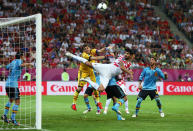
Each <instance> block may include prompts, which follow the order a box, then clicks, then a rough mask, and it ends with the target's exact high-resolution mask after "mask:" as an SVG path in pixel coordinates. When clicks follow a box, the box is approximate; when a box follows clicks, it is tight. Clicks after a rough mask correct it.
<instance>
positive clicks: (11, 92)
mask: <svg viewBox="0 0 193 131" xmlns="http://www.w3.org/2000/svg"><path fill="white" fill-rule="evenodd" d="M5 89H6V93H7V95H8V97H9V98H10V99H20V92H19V89H18V88H15V87H6V88H5Z"/></svg>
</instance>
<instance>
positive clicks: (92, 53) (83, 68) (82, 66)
mask: <svg viewBox="0 0 193 131" xmlns="http://www.w3.org/2000/svg"><path fill="white" fill-rule="evenodd" d="M95 55H96V49H92V50H91V51H90V54H87V53H85V52H83V53H82V55H81V57H83V58H85V59H87V60H88V61H89V62H91V63H95V60H89V59H90V57H92V56H95ZM79 71H82V72H91V71H93V69H92V68H90V67H89V66H87V65H85V64H84V63H80V67H79Z"/></svg>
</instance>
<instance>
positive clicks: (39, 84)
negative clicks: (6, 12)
mask: <svg viewBox="0 0 193 131" xmlns="http://www.w3.org/2000/svg"><path fill="white" fill-rule="evenodd" d="M31 20H33V21H35V23H34V24H35V26H36V27H35V32H36V33H35V38H36V40H35V43H36V45H35V47H36V56H35V59H36V60H35V67H36V69H35V72H36V74H35V76H36V98H35V99H36V100H35V101H36V102H35V107H36V109H35V114H36V116H35V123H34V124H35V127H32V128H36V129H42V93H41V92H42V89H41V88H42V15H41V14H35V15H31V16H28V17H21V18H20V17H17V18H10V19H9V18H8V20H7V21H3V22H1V21H0V29H1V28H6V27H9V26H12V25H16V24H20V23H25V22H28V21H31ZM24 37H25V36H24ZM30 115H31V114H30Z"/></svg>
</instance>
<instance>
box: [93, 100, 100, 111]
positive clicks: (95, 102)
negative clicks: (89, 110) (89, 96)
mask: <svg viewBox="0 0 193 131" xmlns="http://www.w3.org/2000/svg"><path fill="white" fill-rule="evenodd" d="M94 102H95V105H96V107H97V110H101V109H100V108H99V106H98V105H97V103H98V102H97V101H96V100H94Z"/></svg>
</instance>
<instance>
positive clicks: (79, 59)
mask: <svg viewBox="0 0 193 131" xmlns="http://www.w3.org/2000/svg"><path fill="white" fill-rule="evenodd" d="M65 55H66V56H67V57H70V58H74V59H75V60H77V61H79V62H82V63H84V64H86V65H87V66H89V67H91V68H93V66H92V63H90V62H88V60H87V59H84V58H82V57H80V56H76V55H73V54H72V53H70V52H66V54H65Z"/></svg>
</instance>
